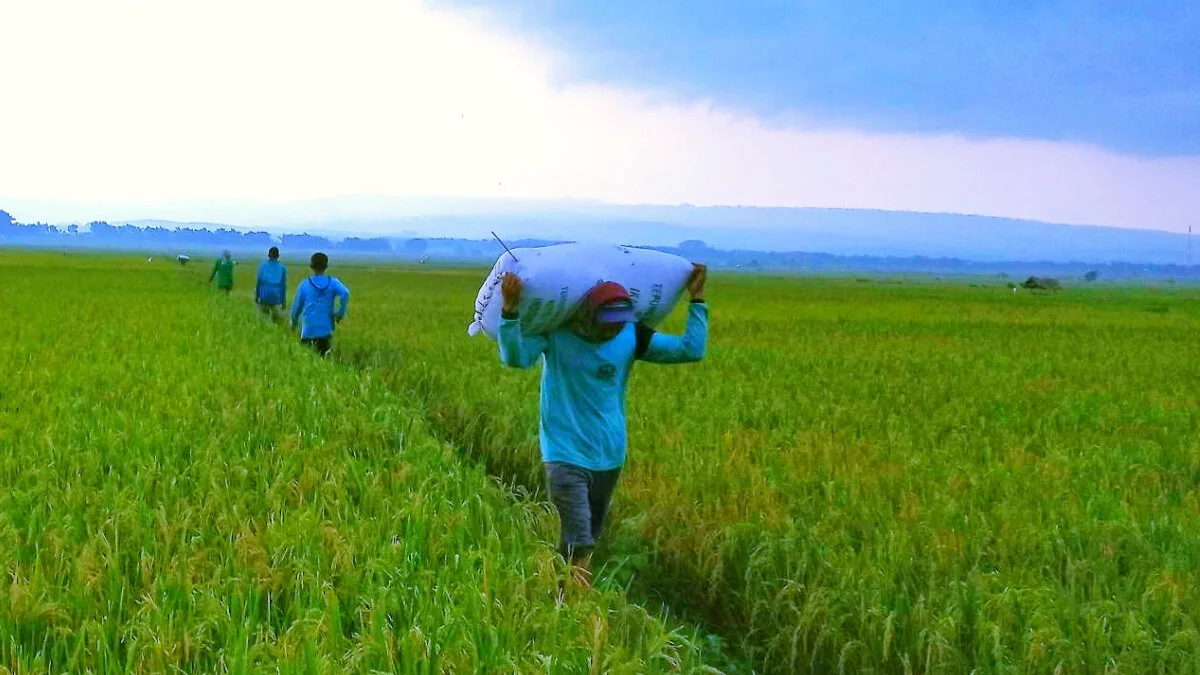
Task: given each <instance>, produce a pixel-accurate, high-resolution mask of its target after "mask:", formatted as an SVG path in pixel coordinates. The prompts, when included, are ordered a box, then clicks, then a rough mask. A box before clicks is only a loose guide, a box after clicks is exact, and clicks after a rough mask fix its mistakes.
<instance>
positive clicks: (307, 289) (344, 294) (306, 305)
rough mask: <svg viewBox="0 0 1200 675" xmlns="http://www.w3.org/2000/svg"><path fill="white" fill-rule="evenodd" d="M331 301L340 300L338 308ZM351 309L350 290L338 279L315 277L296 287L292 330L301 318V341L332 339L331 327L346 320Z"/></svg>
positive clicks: (322, 276) (321, 275) (317, 275)
mask: <svg viewBox="0 0 1200 675" xmlns="http://www.w3.org/2000/svg"><path fill="white" fill-rule="evenodd" d="M334 298H341V299H342V302H341V306H340V307H338V308H335V307H334ZM349 306H350V289H348V288H346V286H345V284H343V283H342V282H341V281H339V280H338V279H337V277H331V276H326V275H324V274H314V275H312V276H311V277H309V278H307V279H305V280H304V281H301V282H300V285H299V286H297V287H296V298H295V299H294V300H293V301H292V326H293V327H295V326H296V325H297V324H299V323H300V314H301V313H303V314H304V323H303V328H301V330H300V338H301V339H304V340H311V339H315V338H323V337H329V336H330V335H333V324H334V323H336V322H338V321H341V319H342V317H344V316H346V309H347V308H348V307H349Z"/></svg>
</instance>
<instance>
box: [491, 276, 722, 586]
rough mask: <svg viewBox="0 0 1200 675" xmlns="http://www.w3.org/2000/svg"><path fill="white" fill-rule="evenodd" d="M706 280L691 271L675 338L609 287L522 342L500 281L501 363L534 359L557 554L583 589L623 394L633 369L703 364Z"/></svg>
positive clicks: (516, 296)
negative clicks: (560, 323)
mask: <svg viewBox="0 0 1200 675" xmlns="http://www.w3.org/2000/svg"><path fill="white" fill-rule="evenodd" d="M706 278H707V269H706V268H705V267H704V266H703V265H696V266H695V267H694V269H693V271H692V276H691V278H690V279H689V280H688V285H687V287H688V291H689V293H690V295H691V304H690V305H689V307H688V319H687V327H686V329H685V330H684V333H683V335H682V336H675V335H666V334H663V333H658V332H655V331H654V330H653V329H651V328H650V327H648V326H646V325H645V324H642V323H638V321H637V315H636V314H635V313H634V309H633V302H632V300H631V299H630V297H629V293H628V291H626V289H625V288H623V287H622V286H621V285H620V284H616V283H613V282H604V283H601V284H599V285H597V286H596V287H595V288H593V289H592V290H591V291H590V292H589V293H588V294H587V296H586V298H585V299H584V301H583V302H582V303H581V305H580V307H579V308H578V309H577V310H576V312H575V313H574V314H573V318H572V320H571V321H570V322H569V323H568V324H567V325H566V326H564V327H563V328H559V329H557V330H555V331H552V332H550V333H549V334H547V335H525V334H523V333H522V332H521V324H520V316H519V315H518V313H517V308H518V307H519V306H520V303H521V293H522V289H523V284H522V282H521V280H520V278H518V277H517V276H516V275H513V274H508V275H506V276H505V277H504V278H503V280H502V281H501V286H500V291H501V295H502V296H503V306H502V307H503V309H502V310H501V321H500V328H499V347H500V361H501V363H503V364H504V365H505V366H508V367H510V368H529V367H531V366H533V364H535V363H537V362H538V361H539V360H540V361H541V362H542V392H541V404H540V408H541V415H540V417H541V421H540V423H539V433H538V437H539V442H540V445H541V453H542V462H543V464H544V466H545V470H546V482H547V484H548V487H549V492H550V500H551V501H552V502H553V503H554V506H555V508H556V509H557V510H558V515H559V523H560V531H561V539H560V542H559V550H560V552H561V553H562V555H563V557H564V558H565V559H566V560H567V561H568V562H570V563H571V564H572V566H573V568H574V569H575V571H576V578H577V579H580V580H581V581H582V582H583V583H584V584H585V585H586V584H587V583H588V577H589V575H590V572H589V571H588V565H589V563H590V558H591V551H592V549H593V548H594V547H595V545H596V541H597V539H599V537H600V533H601V530H602V528H603V526H604V518H605V516H606V515H607V513H608V507H609V504H610V503H611V500H612V494H613V490H614V488H615V487H616V485H617V479H618V477H619V476H620V474H621V467H622V466H624V464H625V446H626V428H625V389H626V384H627V383H628V381H629V374H630V371H631V369H632V367H633V363H634V361H639V360H640V361H649V362H651V363H691V362H694V361H699V360H700V359H702V358H704V352H705V349H706V345H707V341H708V305H707V304H705V302H704V282H705V280H706Z"/></svg>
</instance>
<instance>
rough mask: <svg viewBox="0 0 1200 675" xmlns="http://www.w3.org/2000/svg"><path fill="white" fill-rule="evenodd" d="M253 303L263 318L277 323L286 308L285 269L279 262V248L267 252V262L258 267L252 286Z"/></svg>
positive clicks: (273, 247) (274, 247) (275, 247)
mask: <svg viewBox="0 0 1200 675" xmlns="http://www.w3.org/2000/svg"><path fill="white" fill-rule="evenodd" d="M254 302H255V303H256V304H257V305H258V309H259V311H260V312H262V313H263V315H264V316H267V317H269V318H270V319H271V320H272V321H275V322H278V321H279V320H280V319H282V318H283V308H284V307H286V306H287V268H286V267H284V266H283V264H282V263H280V262H279V247H277V246H272V247H271V250H269V251H267V260H266V262H264V263H263V264H262V265H259V267H258V281H257V282H255V284H254Z"/></svg>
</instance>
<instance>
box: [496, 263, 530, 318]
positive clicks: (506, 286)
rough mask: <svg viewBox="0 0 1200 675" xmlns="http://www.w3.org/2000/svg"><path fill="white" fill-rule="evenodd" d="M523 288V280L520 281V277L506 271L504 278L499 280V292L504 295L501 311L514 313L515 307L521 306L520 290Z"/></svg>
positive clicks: (515, 311)
mask: <svg viewBox="0 0 1200 675" xmlns="http://www.w3.org/2000/svg"><path fill="white" fill-rule="evenodd" d="M524 290H525V282H523V281H521V277H518V276H517V275H515V274H513V273H512V272H506V273H505V274H504V278H503V279H501V281H500V294H501V295H502V296H503V297H504V305H503V308H502V311H503V312H504V313H505V314H516V313H517V309H518V308H519V307H520V306H521V292H522V291H524Z"/></svg>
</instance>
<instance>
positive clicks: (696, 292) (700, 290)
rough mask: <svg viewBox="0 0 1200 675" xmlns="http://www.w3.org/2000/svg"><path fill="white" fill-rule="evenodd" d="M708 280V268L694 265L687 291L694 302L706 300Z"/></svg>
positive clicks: (697, 264)
mask: <svg viewBox="0 0 1200 675" xmlns="http://www.w3.org/2000/svg"><path fill="white" fill-rule="evenodd" d="M707 279H708V266H706V265H701V264H699V263H693V264H692V276H690V277H688V282H687V289H688V293H689V294H691V296H692V299H693V300H704V282H705V281H706V280H707Z"/></svg>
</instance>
